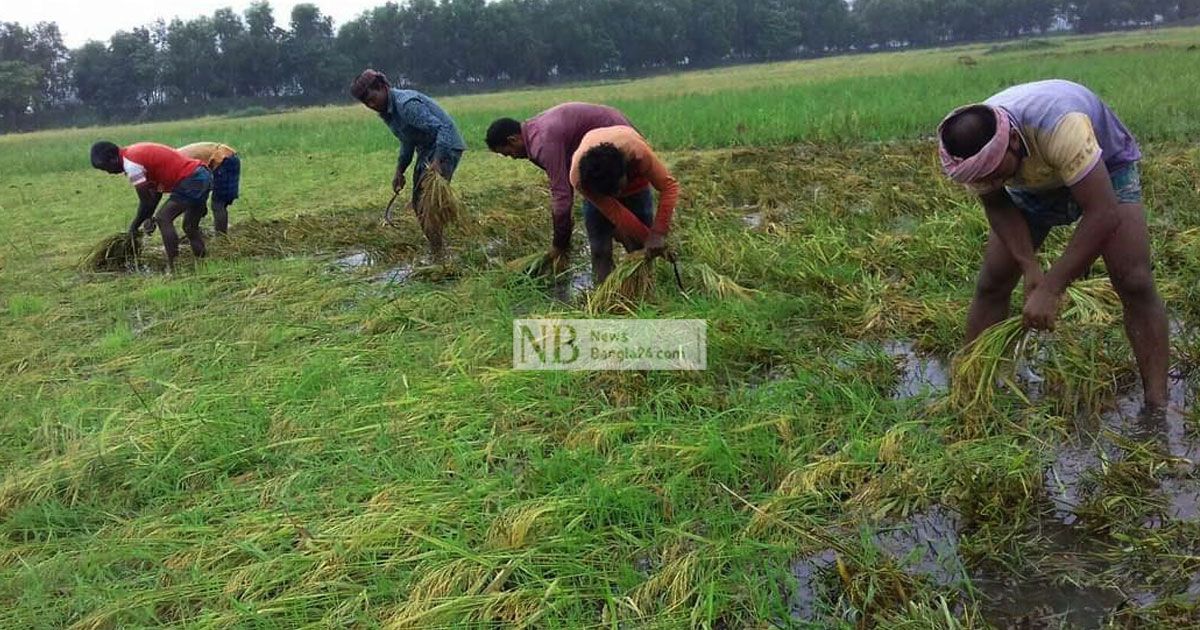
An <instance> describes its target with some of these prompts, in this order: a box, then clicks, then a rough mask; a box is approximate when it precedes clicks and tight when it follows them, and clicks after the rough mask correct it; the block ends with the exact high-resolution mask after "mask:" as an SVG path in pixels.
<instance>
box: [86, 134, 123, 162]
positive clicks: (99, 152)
mask: <svg viewBox="0 0 1200 630" xmlns="http://www.w3.org/2000/svg"><path fill="white" fill-rule="evenodd" d="M120 159H121V148H120V147H118V146H117V145H115V144H113V143H111V142H109V141H107V140H101V141H100V142H97V143H96V144H93V145H92V166H94V167H95V168H100V169H102V168H104V167H105V166H107V165H109V164H112V163H113V162H116V161H117V160H120Z"/></svg>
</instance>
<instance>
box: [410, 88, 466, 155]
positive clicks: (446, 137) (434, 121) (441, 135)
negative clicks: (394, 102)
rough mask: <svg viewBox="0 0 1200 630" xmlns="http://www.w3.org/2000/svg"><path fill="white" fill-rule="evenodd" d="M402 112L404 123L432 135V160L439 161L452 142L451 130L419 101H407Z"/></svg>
mask: <svg viewBox="0 0 1200 630" xmlns="http://www.w3.org/2000/svg"><path fill="white" fill-rule="evenodd" d="M403 113H404V122H405V124H407V125H409V126H410V127H412V128H414V129H416V130H418V131H420V132H422V133H424V134H426V135H429V136H433V138H434V141H433V144H434V153H433V162H434V163H435V164H437V163H439V162H440V161H441V160H442V158H443V156H444V154H445V152H446V151H448V150H450V148H451V145H453V143H454V140H453V137H452V130H451V129H450V128H449V127H448V125H446V124H445V123H443V122H442V121H441V120H440V119H439V118H438V117H437V116H434V115H433V112H431V111H429V108H428V107H426V106H425V104H424V103H422V102H421V101H416V100H413V101H408V102H407V103H405V104H404V108H403ZM406 166H407V165H406Z"/></svg>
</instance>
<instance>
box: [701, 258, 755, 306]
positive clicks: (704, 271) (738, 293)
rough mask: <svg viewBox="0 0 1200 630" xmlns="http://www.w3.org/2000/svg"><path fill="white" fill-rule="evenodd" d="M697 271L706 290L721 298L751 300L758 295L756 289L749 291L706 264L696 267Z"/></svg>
mask: <svg viewBox="0 0 1200 630" xmlns="http://www.w3.org/2000/svg"><path fill="white" fill-rule="evenodd" d="M695 269H696V271H697V272H698V273H699V274H700V284H702V285H703V286H704V290H705V291H708V292H709V293H711V294H712V295H715V296H717V297H719V298H738V299H740V300H749V299H751V298H753V297H754V295H755V294H757V293H758V291H756V290H754V289H747V288H746V287H743V286H742V285H740V284H738V283H737V282H734V281H733V280H732V279H731V278H729V277H728V276H724V275H721V274H719V273H717V272H716V270H714V269H713V268H712V267H710V266H708V265H706V264H704V263H699V264H697V265H695Z"/></svg>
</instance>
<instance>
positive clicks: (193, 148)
mask: <svg viewBox="0 0 1200 630" xmlns="http://www.w3.org/2000/svg"><path fill="white" fill-rule="evenodd" d="M179 152H180V153H182V154H184V155H186V156H187V157H190V158H192V159H196V160H200V163H201V164H203V165H205V166H207V167H208V170H210V171H212V176H213V187H212V213H213V227H214V228H216V230H217V233H218V234H228V233H229V206H231V205H233V201H234V200H235V199H237V198H238V189H239V188H240V187H241V181H242V160H241V158H239V157H238V154H237V151H236V150H234V148H233V147H231V146H229V145H227V144H221V143H220V142H194V143H192V144H189V145H187V146H184V147H179Z"/></svg>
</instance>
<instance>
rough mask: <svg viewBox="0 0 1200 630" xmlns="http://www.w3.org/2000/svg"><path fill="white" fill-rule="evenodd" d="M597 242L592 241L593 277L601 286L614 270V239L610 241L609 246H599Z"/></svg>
mask: <svg viewBox="0 0 1200 630" xmlns="http://www.w3.org/2000/svg"><path fill="white" fill-rule="evenodd" d="M596 245H597V242H596V241H595V240H593V241H592V278H593V282H594V283H595V284H596V285H597V286H599V285H600V283H601V282H604V279H605V278H607V277H608V274H610V273H612V270H613V252H612V241H611V240H610V241H609V242H608V246H607V247H604V246H601V247H597V246H596Z"/></svg>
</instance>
